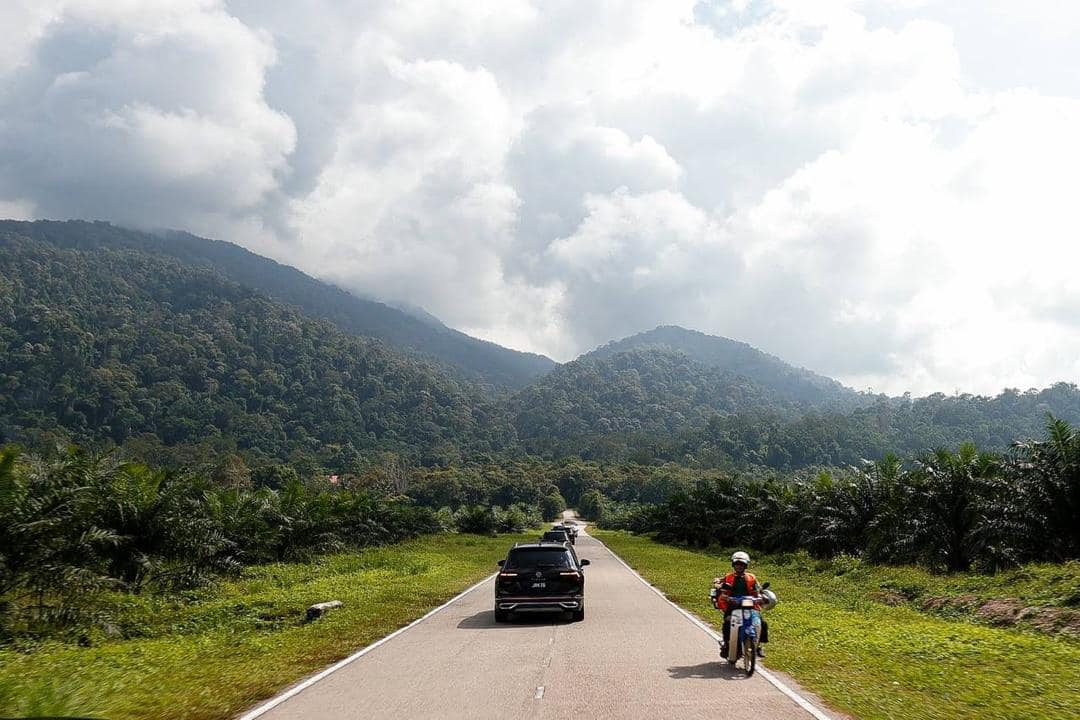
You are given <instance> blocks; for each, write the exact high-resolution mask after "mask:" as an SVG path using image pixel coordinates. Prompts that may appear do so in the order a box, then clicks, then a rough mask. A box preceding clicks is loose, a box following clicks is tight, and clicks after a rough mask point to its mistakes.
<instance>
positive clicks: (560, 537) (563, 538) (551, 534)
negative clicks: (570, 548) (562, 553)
mask: <svg viewBox="0 0 1080 720" xmlns="http://www.w3.org/2000/svg"><path fill="white" fill-rule="evenodd" d="M540 540H541V541H542V542H560V543H571V544H573V542H574V541H573V540H572V539H571V538H570V533H568V532H566V531H565V530H563V529H562V528H556V529H553V530H548V531H546V532H545V533H544V534H543V535H541V536H540Z"/></svg>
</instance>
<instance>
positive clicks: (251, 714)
mask: <svg viewBox="0 0 1080 720" xmlns="http://www.w3.org/2000/svg"><path fill="white" fill-rule="evenodd" d="M496 574H497V573H492V574H491V575H488V576H487V577H486V578H484V579H483V580H481V581H480V582H478V583H476V584H475V585H473V586H472V587H470V588H469V589H467V590H463V591H462V592H460V593H458V594H457V595H455V596H454V597H452V598H450V599H449V600H447V601H446V602H444V603H443V604H442V605H440V606H439V607H437V608H435V609H434V610H431V611H430V612H428V613H427V614H426V615H424V616H423V617H419V618H417V619H416V620H413V621H412V622H411V623H409V624H408V625H406V626H405V627H403V628H398V629H397V630H395V631H394V632H392V633H390V634H389V635H387V636H386V637H384V638H382V639H381V640H377V641H375V642H373V643H371V644H370V645H368V646H367V647H366V648H363V649H361V650H357V651H356V652H354V653H353V654H352V655H350V656H349V657H347V658H345V659H344V660H339V661H338V662H336V663H334V664H333V665H331V666H330V667H328V668H326V669H325V670H323V671H322V672H320V673H318V674H317V675H312V676H311V677H309V678H308V679H307V680H305V681H303V682H302V683H300V684H299V685H296V686H294V687H292V688H289V689H288V690H286V691H285V692H283V693H281V694H280V695H277V696H275V697H272V698H270V699H269V700H267V701H266V702H265V703H263V704H262V705H260V706H258V707H257V708H255V709H254V710H250V711H248V712H247V713H245V714H243V715H241V716H240V717H239V718H237V720H254V719H255V718H257V717H259V716H260V715H263V714H265V713H267V712H269V711H270V710H272V709H274V708H275V707H277V706H278V705H280V704H281V703H283V702H285V701H286V700H288V699H289V698H291V697H292V696H293V695H296V694H297V693H299V692H300V691H301V690H304V689H305V688H309V687H311V686H312V685H314V684H315V683H317V682H319V681H320V680H322V679H323V678H324V677H326V676H327V675H330V674H331V673H334V672H337V671H338V670H340V669H341V668H343V667H345V666H346V665H348V664H349V663H351V662H352V661H353V660H356V659H358V658H361V657H363V656H364V655H367V654H368V653H369V652H371V651H372V650H374V649H375V648H377V647H379V646H380V645H382V644H383V643H386V642H389V641H390V640H392V639H394V638H395V637H397V636H398V635H400V634H401V633H403V632H405V631H406V630H408V629H409V628H411V627H413V626H414V625H419V624H420V623H422V622H424V621H425V620H427V619H428V618H429V617H431V616H432V615H434V614H435V613H437V612H439V611H440V610H443V609H444V608H446V607H447V606H449V605H452V604H453V603H455V602H457V601H458V600H460V599H461V598H463V597H465V596H466V595H468V594H469V593H471V592H472V591H473V590H475V589H476V588H478V587H480V586H481V585H483V584H484V583H486V582H487V581H488V580H491V578H493V577H495V575H496ZM541 689H542V688H541Z"/></svg>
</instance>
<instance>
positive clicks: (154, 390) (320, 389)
mask: <svg viewBox="0 0 1080 720" xmlns="http://www.w3.org/2000/svg"><path fill="white" fill-rule="evenodd" d="M37 227H38V228H41V227H42V226H41V225H38V226H37ZM46 227H48V226H46ZM85 229H86V228H81V229H80V231H79V232H78V233H77V234H78V235H79V236H80V237H82V238H83V239H84V242H81V243H78V244H77V247H79V248H80V249H72V248H68V247H59V246H58V244H57V243H46V242H43V241H40V240H36V239H32V238H27V237H24V236H22V235H20V234H17V233H14V232H11V231H9V230H6V229H3V228H0V444H3V443H4V442H11V441H17V442H26V443H28V444H31V445H35V446H42V445H44V446H48V445H49V444H50V442H51V440H52V439H70V440H74V441H76V442H78V443H80V444H85V445H90V446H102V445H108V444H116V445H123V446H126V447H128V448H130V449H132V452H133V454H134V455H135V456H136V457H142V458H147V459H152V460H157V461H181V462H191V461H192V460H195V461H198V460H200V459H204V460H209V461H213V459H214V458H215V457H218V456H221V455H223V454H227V453H231V452H240V453H242V454H243V455H244V456H245V457H246V458H247V459H248V461H249V462H254V463H256V464H260V463H272V462H286V461H288V462H291V463H294V464H298V465H300V466H306V467H319V466H323V467H326V466H341V465H342V463H345V461H344V460H341V457H344V458H346V460H347V458H348V457H354V458H355V457H356V454H357V453H363V452H366V451H372V450H380V451H382V450H387V451H395V452H400V453H404V454H408V455H411V456H413V457H416V458H417V459H421V460H423V459H425V458H427V459H429V460H430V461H434V462H441V461H444V460H453V459H455V458H459V457H460V454H459V453H460V452H484V453H487V452H498V451H499V450H502V449H504V448H506V447H509V446H511V445H512V444H513V442H514V440H513V431H512V429H511V428H510V427H509V425H508V424H507V423H506V422H505V420H504V419H503V413H502V408H501V407H500V406H499V405H497V404H495V401H493V400H491V399H490V398H489V397H487V396H486V395H485V394H484V393H482V392H481V391H480V389H479V388H478V387H476V386H474V385H473V384H471V383H465V382H461V381H459V380H457V379H455V378H454V377H452V376H450V375H449V374H447V373H446V372H445V371H443V370H442V369H441V368H440V367H438V366H435V365H434V364H431V363H429V362H426V361H422V360H420V359H417V358H414V357H412V356H409V355H406V354H403V353H401V352H398V351H395V350H394V349H392V348H390V347H389V346H387V345H386V344H385V343H383V342H381V341H378V340H372V339H368V338H361V337H358V336H356V335H352V334H350V333H346V332H343V331H342V330H340V329H338V328H337V327H335V326H334V325H333V324H331V323H329V322H326V321H324V320H318V319H312V318H309V317H306V316H305V315H303V314H302V313H301V312H299V311H298V310H297V309H296V308H295V307H293V306H291V305H286V304H283V303H281V302H278V301H276V300H273V299H270V298H268V297H266V296H265V295H263V294H261V293H259V292H257V291H255V290H253V289H251V288H250V287H247V286H245V285H241V284H238V283H235V282H233V281H231V280H229V279H226V278H224V277H222V276H221V275H219V274H218V273H216V272H215V271H213V270H211V269H209V268H206V267H201V266H197V265H189V264H185V263H183V262H181V261H180V260H178V259H177V258H176V257H173V256H170V255H167V254H163V253H159V252H153V251H149V250H146V249H142V248H141V247H139V246H140V245H143V244H145V243H146V242H147V240H146V238H145V237H136V238H135V241H134V242H132V243H131V244H130V245H128V246H123V244H122V243H115V244H104V243H102V244H96V243H93V242H92V241H91V240H92V239H91V240H87V237H88V236H87V233H86V232H83V231H84V230H85ZM102 232H103V233H105V234H106V235H107V237H109V238H110V239H113V240H114V239H115V237H116V235H115V228H110V227H105V228H102ZM163 242H164V241H163ZM174 247H175V245H174ZM82 248H89V249H82ZM237 250H238V249H235V250H234V249H231V248H229V247H225V248H223V249H222V252H236V251H237ZM283 270H287V269H283ZM294 272H295V271H294ZM298 287H313V286H311V285H301V284H298ZM166 449H171V450H170V451H169V452H166V451H165V450H166ZM336 456H341V457H338V458H337V459H335V457H336ZM346 464H347V463H346Z"/></svg>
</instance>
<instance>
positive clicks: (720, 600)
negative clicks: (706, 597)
mask: <svg viewBox="0 0 1080 720" xmlns="http://www.w3.org/2000/svg"><path fill="white" fill-rule="evenodd" d="M736 577H738V576H737V575H736V574H735V572H734V571H732V572H729V573H728V574H727V575H726V576H725V577H724V584H725V585H727V586H728V587H727V589H725V590H722V591H721V592H720V593H718V594H717V596H716V608H717V609H718V610H724V611H725V612H726V611H727V599H728V597H730V596H731V588H732V587H733V586H734V585H735V578H736ZM743 577H744V578H746V590H747V592H749V594H751V595H754V594H755V592H754V590H755V588H757V578H756V577H754V575H753V574H752V573H743ZM724 593H727V594H724Z"/></svg>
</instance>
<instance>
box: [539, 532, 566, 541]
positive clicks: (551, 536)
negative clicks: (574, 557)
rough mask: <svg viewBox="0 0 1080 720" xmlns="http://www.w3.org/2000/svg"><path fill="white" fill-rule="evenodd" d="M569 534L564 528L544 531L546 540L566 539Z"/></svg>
mask: <svg viewBox="0 0 1080 720" xmlns="http://www.w3.org/2000/svg"><path fill="white" fill-rule="evenodd" d="M566 538H567V535H566V533H565V532H563V531H562V530H548V531H547V532H546V533H544V539H545V540H566Z"/></svg>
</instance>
